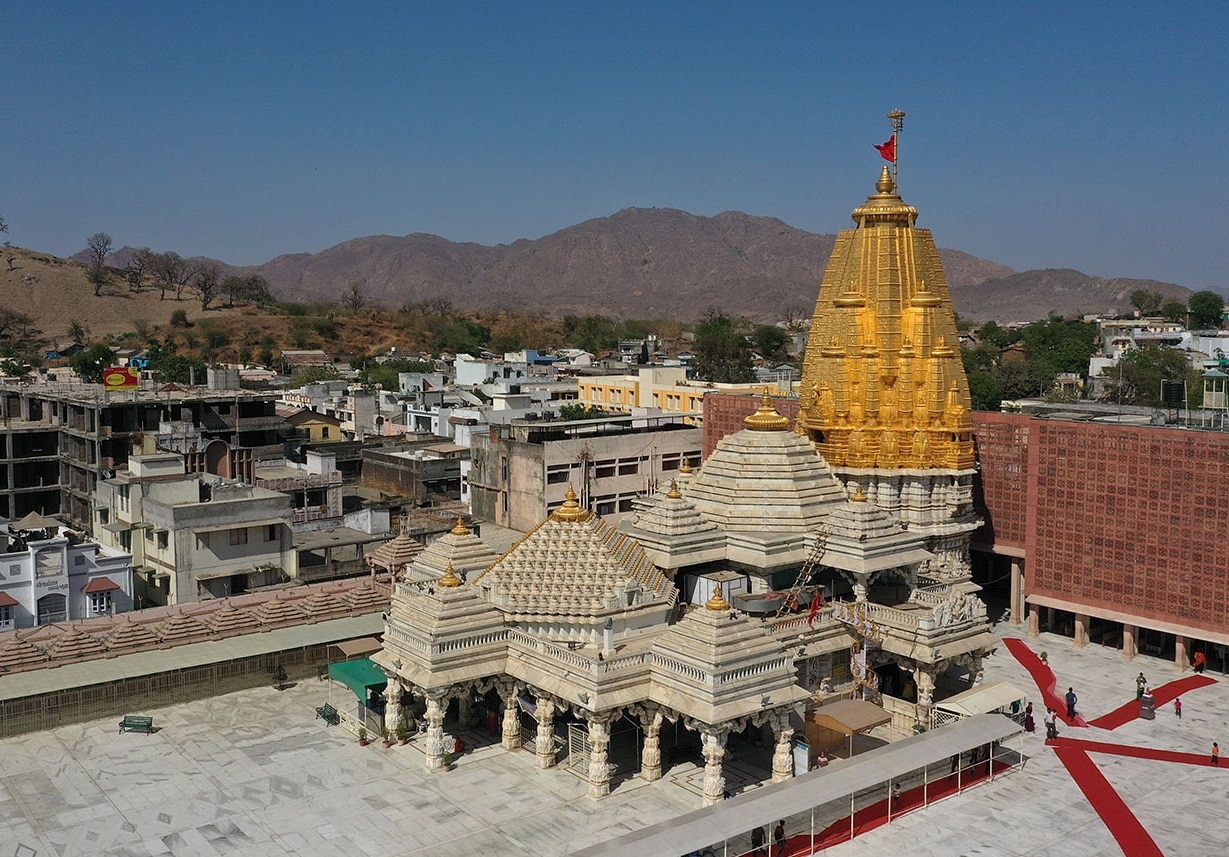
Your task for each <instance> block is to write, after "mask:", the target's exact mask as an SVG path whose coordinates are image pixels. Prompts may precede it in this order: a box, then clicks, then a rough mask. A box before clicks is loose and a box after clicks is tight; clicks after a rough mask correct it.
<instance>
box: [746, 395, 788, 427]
mask: <svg viewBox="0 0 1229 857" xmlns="http://www.w3.org/2000/svg"><path fill="white" fill-rule="evenodd" d="M743 425H745V426H746V427H747V428H749V429H751V430H752V431H787V430H788V429H789V419H787V418H786V417H783V416H781V415H780V414H779V413H777V409H776V408H774V407H773V406H772V396H770V395H768V388H767V387H765V388H764V395H763V396H762V397H761V398H760V407H759V409H758V410H757V411H756V412H755V413H754V414H752V415H751V416H749V417H746V418H745V419H744V420H743Z"/></svg>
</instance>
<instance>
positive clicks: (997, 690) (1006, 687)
mask: <svg viewBox="0 0 1229 857" xmlns="http://www.w3.org/2000/svg"><path fill="white" fill-rule="evenodd" d="M1027 697H1028V694H1027V693H1025V692H1024V691H1022V690H1020V688H1018V687H1016V686H1015V685H1013V684H1008V683H1007V682H1005V681H996V682H994V683H993V684H985V685H982V686H980V687H975V688H973V689H971V690H966V691H965V692H964V693H958V694H956V695H955V696H950V697H948V698H947V699H944V700H942V701H941V702H936V703H935V708H941V709H943V710H944V711H954V712H956V713H957V714H965V715H971V714H988V713H990V712H991V711H998V710H999V709H1000V708H1004V707H1007V706H1009V705H1011V704H1012V703H1019V705H1018V707H1019V708H1023V707H1024V700H1025V699H1026V698H1027Z"/></svg>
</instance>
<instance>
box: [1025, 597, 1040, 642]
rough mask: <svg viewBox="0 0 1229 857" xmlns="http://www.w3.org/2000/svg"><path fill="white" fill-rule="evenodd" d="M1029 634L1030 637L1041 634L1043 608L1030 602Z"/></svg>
mask: <svg viewBox="0 0 1229 857" xmlns="http://www.w3.org/2000/svg"><path fill="white" fill-rule="evenodd" d="M1028 635H1029V636H1030V637H1037V636H1040V635H1041V608H1040V607H1038V606H1037V605H1036V604H1030V605H1029V608H1028Z"/></svg>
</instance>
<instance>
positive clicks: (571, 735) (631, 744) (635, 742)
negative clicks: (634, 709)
mask: <svg viewBox="0 0 1229 857" xmlns="http://www.w3.org/2000/svg"><path fill="white" fill-rule="evenodd" d="M567 736H568V737H567V741H568V753H567V767H568V769H569V770H571V771H572V773H574V774H576V775H577V776H579V777H580V778H581V779H585V780H587V779H588V778H589V753H590V749H591V748H590V744H589V728H588V726H587V724H586V723H585V721H584V720H576V721H573V722H569V723H568V724H567ZM642 745H643V734H642V732H641V730H640V725H639V724H638V723H637V722H636V721H635V720H634V719H632V718H630V717H620V718H619V719H618V720H616V721H615V722H614V723H612V724H610V746H609V748H608V749H607V755H606V764H607V766H608V768H609V770H610V786H611V788H612V789H613V788H616V787H617V786H618V785H619V783H621V782H623V781H624V780H629V779H631V778H632V777H634V776H636V775H637V774H639V773H640V751H641V748H642Z"/></svg>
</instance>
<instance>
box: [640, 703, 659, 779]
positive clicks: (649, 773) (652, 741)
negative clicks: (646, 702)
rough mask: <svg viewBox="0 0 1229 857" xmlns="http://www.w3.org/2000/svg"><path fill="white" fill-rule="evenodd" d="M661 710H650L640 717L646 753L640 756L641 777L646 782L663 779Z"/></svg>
mask: <svg viewBox="0 0 1229 857" xmlns="http://www.w3.org/2000/svg"><path fill="white" fill-rule="evenodd" d="M662 720H663V717H662V713H661V709H659V708H650V709H648V710H646V711H645V712H644V714H642V715H641V717H640V725H641V726H643V727H644V751H643V752H642V753H641V754H640V776H641V777H643V778H644V780H645V782H649V783H651V782H653V781H654V780H660V779H661V724H662Z"/></svg>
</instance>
